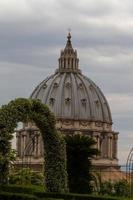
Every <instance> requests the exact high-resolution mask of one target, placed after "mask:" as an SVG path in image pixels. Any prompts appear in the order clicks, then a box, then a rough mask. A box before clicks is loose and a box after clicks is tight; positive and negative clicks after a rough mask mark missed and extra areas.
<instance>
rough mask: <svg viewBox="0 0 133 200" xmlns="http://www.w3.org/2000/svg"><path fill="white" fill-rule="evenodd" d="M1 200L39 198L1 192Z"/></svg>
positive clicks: (34, 199)
mask: <svg viewBox="0 0 133 200" xmlns="http://www.w3.org/2000/svg"><path fill="white" fill-rule="evenodd" d="M0 199H1V200H38V198H37V197H35V196H31V195H28V194H17V193H8V192H0Z"/></svg>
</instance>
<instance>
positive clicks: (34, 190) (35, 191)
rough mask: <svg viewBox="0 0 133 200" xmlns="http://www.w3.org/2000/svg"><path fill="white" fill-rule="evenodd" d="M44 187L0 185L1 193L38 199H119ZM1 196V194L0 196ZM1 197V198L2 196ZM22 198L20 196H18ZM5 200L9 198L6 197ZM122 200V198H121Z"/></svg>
mask: <svg viewBox="0 0 133 200" xmlns="http://www.w3.org/2000/svg"><path fill="white" fill-rule="evenodd" d="M42 190H43V188H41V187H38V186H36V187H35V186H33V185H31V186H22V185H20V186H17V185H1V186H0V193H1V192H4V193H6V194H7V192H9V193H12V194H14V193H17V194H15V195H18V193H19V194H20V193H21V194H22V195H21V196H23V194H29V195H30V197H31V196H32V197H33V196H35V197H36V198H37V199H40V200H41V199H42V200H43V199H44V200H45V199H47V198H48V199H49V200H54V199H55V200H56V199H58V200H59V199H60V200H118V199H117V198H114V197H112V198H111V197H102V196H93V195H87V194H71V193H46V192H43V191H42ZM0 197H1V196H0ZM0 199H1V198H0ZM2 199H3V198H2ZM18 199H20V198H18ZM3 200H4V199H3ZM5 200H7V199H6V198H5ZM9 200H12V199H9ZM119 200H120V199H119Z"/></svg>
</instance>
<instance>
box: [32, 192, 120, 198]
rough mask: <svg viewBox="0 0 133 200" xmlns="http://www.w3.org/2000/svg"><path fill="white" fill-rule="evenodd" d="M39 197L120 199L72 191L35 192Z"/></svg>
mask: <svg viewBox="0 0 133 200" xmlns="http://www.w3.org/2000/svg"><path fill="white" fill-rule="evenodd" d="M34 194H35V195H36V196H37V197H39V198H40V199H41V198H45V197H46V198H53V199H55V198H58V199H64V200H118V198H115V197H103V196H101V197H100V196H92V195H88V194H71V193H68V194H67V193H64V194H63V193H62V194H59V193H46V192H35V193H34Z"/></svg>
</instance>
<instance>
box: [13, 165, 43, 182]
mask: <svg viewBox="0 0 133 200" xmlns="http://www.w3.org/2000/svg"><path fill="white" fill-rule="evenodd" d="M9 183H10V184H17V185H21V184H22V185H31V184H32V185H44V175H43V174H42V173H41V172H40V173H39V172H35V171H33V170H31V169H29V168H23V169H20V170H11V172H10V174H9Z"/></svg>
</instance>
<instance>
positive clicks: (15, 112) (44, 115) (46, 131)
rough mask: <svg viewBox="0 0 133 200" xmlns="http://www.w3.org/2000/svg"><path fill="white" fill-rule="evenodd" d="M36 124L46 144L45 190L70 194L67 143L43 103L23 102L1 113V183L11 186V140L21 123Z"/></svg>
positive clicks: (12, 105) (3, 107)
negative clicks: (9, 181) (68, 191)
mask: <svg viewBox="0 0 133 200" xmlns="http://www.w3.org/2000/svg"><path fill="white" fill-rule="evenodd" d="M20 121H21V122H27V121H33V122H34V123H35V124H36V126H37V127H38V128H39V129H40V132H41V135H42V139H43V143H44V148H45V149H44V152H45V153H44V160H45V167H44V173H45V187H46V190H47V191H48V192H65V191H66V190H67V172H66V156H65V155H66V152H65V141H64V139H63V138H62V136H61V135H60V134H58V132H57V130H56V128H55V117H54V115H53V114H52V113H51V112H50V110H49V108H48V107H47V106H46V105H44V104H42V103H41V102H40V101H39V100H32V99H24V98H19V99H16V100H13V101H11V102H10V103H9V104H7V105H4V106H2V107H1V109H0V183H5V182H7V179H8V174H9V162H10V158H9V155H10V152H11V139H12V137H13V134H12V133H13V132H14V129H15V128H16V126H17V123H18V122H20Z"/></svg>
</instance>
